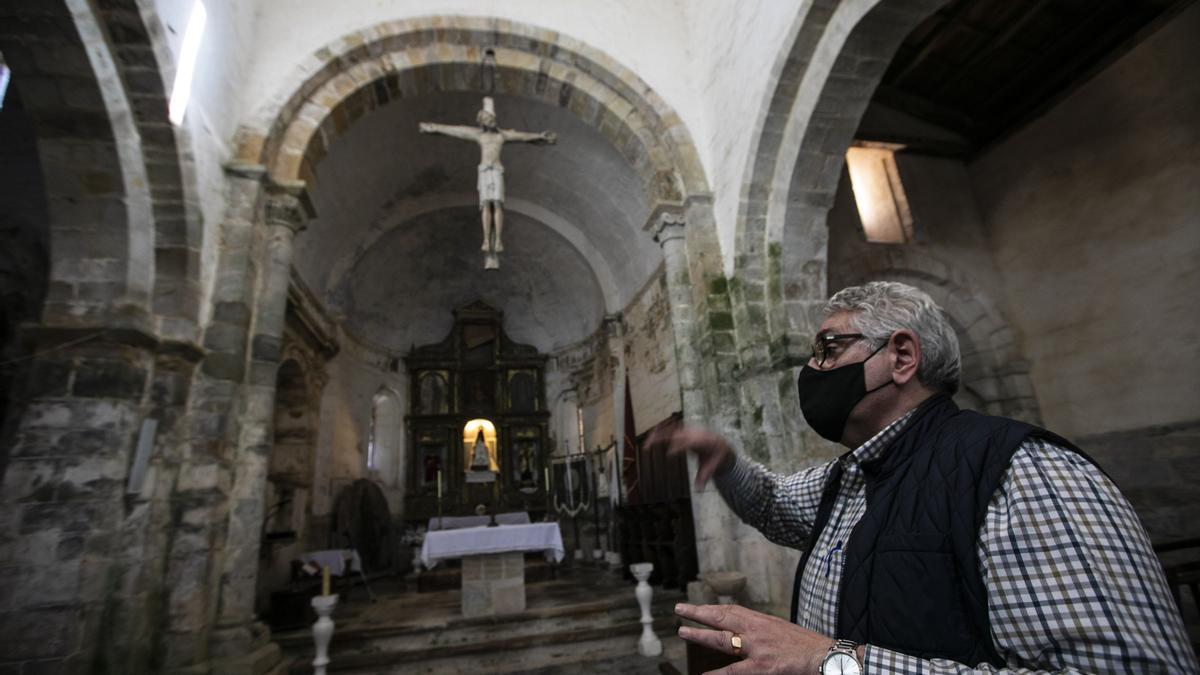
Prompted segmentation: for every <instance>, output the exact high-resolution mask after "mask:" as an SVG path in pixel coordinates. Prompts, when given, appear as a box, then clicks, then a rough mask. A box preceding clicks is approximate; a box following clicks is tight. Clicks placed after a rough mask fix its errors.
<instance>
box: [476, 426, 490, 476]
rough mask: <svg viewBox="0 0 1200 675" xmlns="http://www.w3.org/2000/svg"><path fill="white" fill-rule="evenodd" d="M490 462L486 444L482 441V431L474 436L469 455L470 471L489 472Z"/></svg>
mask: <svg viewBox="0 0 1200 675" xmlns="http://www.w3.org/2000/svg"><path fill="white" fill-rule="evenodd" d="M491 469H492V462H491V459H490V458H489V457H488V450H487V443H485V442H484V440H483V429H480V430H479V433H477V434H475V446H474V448H473V449H472V454H471V470H472V471H491Z"/></svg>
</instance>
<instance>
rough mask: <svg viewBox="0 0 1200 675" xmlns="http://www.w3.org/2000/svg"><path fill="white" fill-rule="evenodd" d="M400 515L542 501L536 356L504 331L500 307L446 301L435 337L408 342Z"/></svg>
mask: <svg viewBox="0 0 1200 675" xmlns="http://www.w3.org/2000/svg"><path fill="white" fill-rule="evenodd" d="M404 361H405V364H406V365H407V367H408V372H409V373H410V376H411V396H410V397H409V401H411V404H410V405H411V407H410V410H409V415H408V422H409V423H408V429H409V433H410V434H411V437H410V445H409V447H411V448H413V451H414V455H413V456H414V460H415V461H412V462H409V463H408V468H407V472H406V473H407V475H406V477H405V480H406V481H407V490H406V496H405V519H406V520H408V521H410V522H411V523H412V524H414V525H418V524H423V523H424V522H426V521H427V520H428V519H429V518H432V517H435V516H437V515H438V498H439V495H440V497H441V508H442V515H445V516H462V515H471V514H474V513H475V510H476V507H477V506H479V505H481V504H482V505H485V506H486V508H487V510H489V511H492V512H505V511H520V510H524V511H529V512H530V515H531V516H532V515H535V514H540V513H541V512H542V511H543V510H544V507H545V503H546V485H545V484H544V483H545V476H546V473H547V471H546V467H547V466H548V463H547V453H548V450H547V447H546V445H547V444H546V438H547V430H548V426H549V419H550V413H549V411H548V410H547V409H546V403H545V398H546V397H545V376H544V373H545V365H546V356H545V355H543V354H540V353H538V351H537V350H536V349H535V348H533V347H530V346H528V345H522V344H518V343H516V342H513V341H512V339H510V338H509V337H508V335H507V334H506V333H505V332H504V329H503V313H502V312H500V311H499V310H496V309H494V308H492V307H489V306H487V305H485V304H483V303H480V302H476V303H473V304H470V305H467V306H466V307H461V308H459V309H457V310H455V311H454V327H453V328H452V329H451V330H450V334H449V335H447V336H446V338H445V339H443V340H442V341H440V342H438V343H435V344H430V345H424V346H419V347H413V349H412V350H411V351H410V352H409V353H408V355H407V356H406V357H405V358H404Z"/></svg>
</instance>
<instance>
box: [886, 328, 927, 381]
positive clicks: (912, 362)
mask: <svg viewBox="0 0 1200 675" xmlns="http://www.w3.org/2000/svg"><path fill="white" fill-rule="evenodd" d="M892 355H893V356H892V381H894V382H895V383H896V384H897V385H900V386H903V385H905V384H907V383H908V382H909V381H911V380H915V379H916V377H917V368H919V367H920V365H921V343H920V341H918V340H917V334H916V333H914V332H912V331H911V330H908V329H907V328H904V329H901V330H898V331H896V332H895V333H892Z"/></svg>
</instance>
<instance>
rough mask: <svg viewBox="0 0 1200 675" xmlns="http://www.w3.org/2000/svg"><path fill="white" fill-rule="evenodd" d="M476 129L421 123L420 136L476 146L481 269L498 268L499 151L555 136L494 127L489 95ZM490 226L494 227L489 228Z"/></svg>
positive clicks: (501, 186) (501, 179) (501, 204)
mask: <svg viewBox="0 0 1200 675" xmlns="http://www.w3.org/2000/svg"><path fill="white" fill-rule="evenodd" d="M475 120H476V121H477V122H478V124H479V128H475V127H469V126H461V125H452V124H434V123H432V122H421V123H420V126H419V129H420V131H421V133H423V134H442V135H444V136H450V137H451V138H461V139H463V140H465V141H475V142H476V143H478V144H479V149H480V151H481V152H480V159H479V181H478V184H477V187H478V189H479V210H480V213H481V216H482V220H483V247H482V250H483V251H484V252H485V253H487V254H488V256H487V262H486V263H485V265H484V269H499V268H500V263H499V260H498V259H497V257H496V255H495V254H497V253H500V252H502V251H504V244H503V243H501V241H500V235H501V234H502V232H503V230H504V165H503V164H501V163H500V149H501V148H503V147H504V144H505V143H507V142H521V143H537V144H547V143H548V144H554V143H555V142H557V140H558V137H557V136H555V135H554V132H552V131H543V132H540V133H532V132H527V131H514V130H512V129H501V128H500V127H498V126H497V125H496V108H495V104H494V103H493V102H492V98H491V97H490V96H485V97H484V99H483V109H482V110H480V111H479V114H478V115H476V116H475ZM493 225H494V227H493Z"/></svg>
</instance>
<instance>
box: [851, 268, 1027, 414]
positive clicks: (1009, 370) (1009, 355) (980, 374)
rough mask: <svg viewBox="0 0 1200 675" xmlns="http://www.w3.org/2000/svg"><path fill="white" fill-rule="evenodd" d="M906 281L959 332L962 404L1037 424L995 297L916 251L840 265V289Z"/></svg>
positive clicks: (1021, 364)
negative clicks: (877, 282)
mask: <svg viewBox="0 0 1200 675" xmlns="http://www.w3.org/2000/svg"><path fill="white" fill-rule="evenodd" d="M880 280H888V281H902V282H904V283H907V284H910V285H912V286H916V287H918V288H920V289H921V290H923V291H925V292H926V293H929V295H930V297H932V298H933V300H934V301H935V302H937V303H938V304H939V305H940V306H941V307H942V309H943V310H945V312H946V315H947V318H949V319H950V322H951V324H952V325H953V326H954V329H955V332H957V333H958V339H959V347H960V350H961V352H962V365H963V367H962V380H961V382H962V389H963V390H964V396H963V397H962V398H963V400H964V402H970V403H973V404H975V405H977V406H978V409H979V410H980V411H981V412H986V413H990V414H993V415H1005V416H1008V417H1014V418H1017V419H1021V420H1024V421H1026V422H1030V423H1033V424H1038V423H1040V422H1041V412H1040V409H1039V407H1038V403H1037V398H1036V396H1035V395H1034V391H1033V381H1032V380H1031V379H1030V377H1029V363H1028V361H1026V360H1025V359H1024V358H1023V357H1022V356H1021V353H1020V348H1019V346H1018V344H1017V338H1016V334H1015V333H1014V331H1013V329H1012V327H1011V325H1010V323H1009V321H1008V319H1006V318H1005V316H1004V314H1003V312H1002V311H1001V310H1000V307H999V305H998V304H997V303H996V301H995V299H994V298H992V297H991V295H990V294H989V293H988V292H987V291H986V290H984V289H983V288H981V287H980V286H979V285H978V284H976V283H974V282H973V281H972V280H971V279H970V278H969V277H968V276H967V275H966V274H965V273H963V272H962V271H960V270H959V269H958V268H957V267H954V266H952V265H950V264H947V263H945V262H944V261H942V260H939V259H937V258H935V257H934V256H931V255H929V254H928V253H925V252H922V251H921V250H919V249H916V248H908V247H897V246H889V247H886V248H879V249H877V250H874V251H872V252H871V253H869V254H867V255H858V256H855V257H854V258H853V259H852V260H847V261H841V262H839V265H838V270H837V274H836V278H832V277H831V281H836V283H837V285H838V286H839V287H844V286H850V285H855V284H861V283H866V282H868V281H880Z"/></svg>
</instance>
